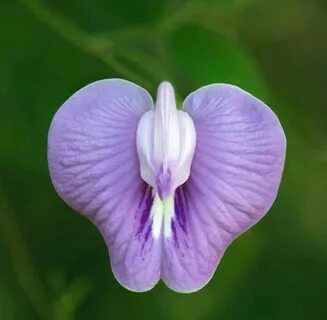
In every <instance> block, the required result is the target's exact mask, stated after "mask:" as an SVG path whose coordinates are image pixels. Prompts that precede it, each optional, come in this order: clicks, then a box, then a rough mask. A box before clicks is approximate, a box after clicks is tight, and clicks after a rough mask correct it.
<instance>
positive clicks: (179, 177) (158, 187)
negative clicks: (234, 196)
mask: <svg viewBox="0 0 327 320" xmlns="http://www.w3.org/2000/svg"><path fill="white" fill-rule="evenodd" d="M195 140H196V136H195V127H194V123H193V120H192V119H191V117H190V116H189V115H188V114H187V113H186V112H184V111H182V110H177V108H176V101H175V93H174V88H173V86H172V85H171V84H170V83H169V82H163V83H161V84H160V86H159V88H158V93H157V101H156V104H155V109H154V110H150V111H148V112H146V113H145V114H144V115H143V116H142V117H141V119H140V122H139V124H138V128H137V141H136V145H137V152H138V156H139V160H140V169H141V177H142V179H143V180H144V181H145V182H147V183H148V184H149V185H150V186H152V187H153V189H154V190H155V192H156V193H157V194H158V195H159V197H160V199H161V200H162V201H163V202H164V200H165V199H167V198H169V197H173V195H174V192H175V190H176V188H177V187H178V186H180V185H181V184H183V183H184V182H185V181H186V180H187V179H188V177H189V175H190V167H191V163H192V159H193V154H194V150H195Z"/></svg>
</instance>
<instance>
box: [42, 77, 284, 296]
mask: <svg viewBox="0 0 327 320" xmlns="http://www.w3.org/2000/svg"><path fill="white" fill-rule="evenodd" d="M285 149H286V139H285V135H284V132H283V129H282V127H281V125H280V123H279V121H278V118H277V117H276V115H275V114H274V113H273V112H272V111H271V109H269V107H267V106H266V105H265V104H264V103H263V102H261V101H259V100H258V99H256V98H255V97H253V96H252V95H250V94H249V93H247V92H245V91H243V90H241V89H240V88H237V87H235V86H232V85H227V84H212V85H208V86H205V87H202V88H200V89H198V90H196V91H195V92H193V93H191V94H190V95H189V96H188V97H187V98H186V99H185V101H184V105H183V111H182V110H177V109H176V102H175V96H174V89H173V87H172V86H171V84H170V83H168V82H163V83H162V84H161V85H160V86H159V89H158V95H157V101H156V103H155V106H153V102H152V99H151V96H150V95H149V93H148V92H147V91H146V90H145V89H143V88H141V87H139V86H137V85H136V84H134V83H131V82H128V81H126V80H121V79H109V80H101V81H97V82H94V83H92V84H90V85H88V86H86V87H85V88H83V89H81V90H79V91H78V92H77V93H75V94H74V95H73V96H72V97H71V98H69V99H68V100H67V101H66V102H65V103H64V104H63V105H62V107H61V108H60V109H59V110H58V112H57V113H56V115H55V117H54V119H53V121H52V124H51V127H50V131H49V137H48V160H49V169H50V174H51V178H52V181H53V184H54V187H55V189H56V190H57V192H58V193H59V195H60V196H61V197H62V198H63V200H64V201H65V202H67V204H68V205H70V206H71V207H72V208H74V209H75V210H77V211H79V212H80V213H82V214H83V215H84V216H86V217H87V218H89V219H90V220H91V221H92V222H93V223H94V224H95V225H96V226H97V228H98V229H99V230H100V232H101V234H102V236H103V238H104V240H105V242H106V244H107V246H108V250H109V253H110V258H111V259H110V260H111V267H112V271H113V273H114V275H115V277H116V279H117V280H118V281H119V282H120V284H121V285H123V286H124V287H126V288H128V289H130V290H133V291H146V290H150V289H151V288H153V287H154V286H155V284H156V283H157V282H158V281H159V279H160V278H161V279H162V280H163V281H164V282H165V283H166V285H167V286H168V287H170V288H171V289H173V290H175V291H178V292H193V291H196V290H199V289H200V288H202V287H203V286H204V285H205V284H206V283H208V281H209V280H210V278H211V277H212V276H213V273H214V271H215V269H216V268H217V265H218V263H219V261H220V259H221V258H222V256H223V254H224V252H225V250H226V248H227V247H228V246H229V244H230V243H231V242H232V241H233V240H234V239H235V238H236V237H238V236H239V235H240V234H242V233H243V232H244V231H245V230H247V229H248V228H250V227H251V226H252V225H254V224H255V223H256V222H257V221H258V220H260V219H261V218H262V217H263V216H264V215H265V214H266V212H267V211H268V210H269V208H270V207H271V205H272V203H273V201H274V199H275V197H276V194H277V191H278V187H279V184H280V180H281V175H282V170H283V166H284V160H285Z"/></svg>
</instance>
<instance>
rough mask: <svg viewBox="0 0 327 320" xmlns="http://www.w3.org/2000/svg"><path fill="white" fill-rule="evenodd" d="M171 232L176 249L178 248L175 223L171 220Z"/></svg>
mask: <svg viewBox="0 0 327 320" xmlns="http://www.w3.org/2000/svg"><path fill="white" fill-rule="evenodd" d="M171 230H172V231H173V238H174V243H175V245H176V247H177V248H179V243H178V237H177V230H176V225H175V221H174V220H171Z"/></svg>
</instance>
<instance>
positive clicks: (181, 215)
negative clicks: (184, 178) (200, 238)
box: [174, 187, 187, 234]
mask: <svg viewBox="0 0 327 320" xmlns="http://www.w3.org/2000/svg"><path fill="white" fill-rule="evenodd" d="M184 201H185V200H184V199H183V197H182V188H181V187H179V188H178V189H177V190H176V193H175V201H174V205H175V213H176V219H177V221H178V224H179V225H180V227H181V228H182V230H183V231H184V233H185V234H187V221H186V212H185V206H184Z"/></svg>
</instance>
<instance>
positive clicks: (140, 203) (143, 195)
mask: <svg viewBox="0 0 327 320" xmlns="http://www.w3.org/2000/svg"><path fill="white" fill-rule="evenodd" d="M147 189H148V185H147V184H146V183H144V184H143V186H142V193H141V198H140V202H139V206H138V207H141V205H142V202H143V200H144V198H145V195H146V192H147Z"/></svg>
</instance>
